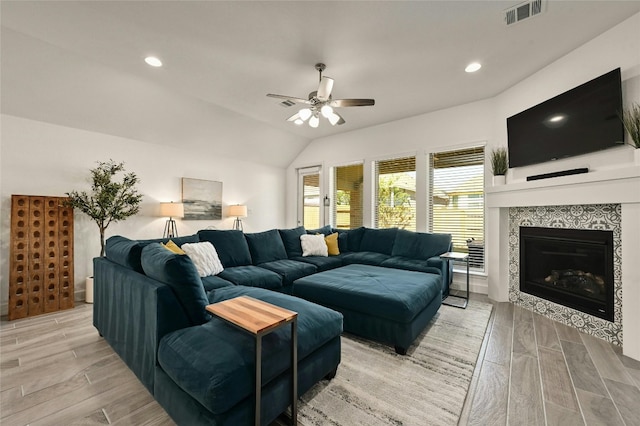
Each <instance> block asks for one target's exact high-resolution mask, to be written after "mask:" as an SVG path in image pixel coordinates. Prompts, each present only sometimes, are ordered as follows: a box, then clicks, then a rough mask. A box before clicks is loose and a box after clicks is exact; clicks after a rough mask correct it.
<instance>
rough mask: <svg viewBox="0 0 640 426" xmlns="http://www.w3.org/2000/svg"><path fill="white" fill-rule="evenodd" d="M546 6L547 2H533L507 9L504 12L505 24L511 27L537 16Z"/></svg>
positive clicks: (536, 0) (544, 0) (534, 0)
mask: <svg viewBox="0 0 640 426" xmlns="http://www.w3.org/2000/svg"><path fill="white" fill-rule="evenodd" d="M545 4H546V0H532V1H526V2H524V3H520V4H517V5H515V6H512V7H510V8H509V9H505V10H504V11H503V13H504V22H506V24H507V25H511V24H515V23H518V22H520V21H523V20H525V19H527V18H532V17H534V16H537V15H539V14H541V13H542V12H543V11H544V6H545Z"/></svg>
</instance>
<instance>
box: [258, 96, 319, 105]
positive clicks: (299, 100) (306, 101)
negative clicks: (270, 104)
mask: <svg viewBox="0 0 640 426" xmlns="http://www.w3.org/2000/svg"><path fill="white" fill-rule="evenodd" d="M267 96H268V97H270V98H277V99H285V100H287V101H291V102H293V103H296V104H307V105H309V104H310V103H311V102H310V101H309V99H302V98H297V97H295V96H285V95H275V94H273V93H267Z"/></svg>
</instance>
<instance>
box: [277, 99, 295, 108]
mask: <svg viewBox="0 0 640 426" xmlns="http://www.w3.org/2000/svg"><path fill="white" fill-rule="evenodd" d="M295 104H296V103H295V102H291V101H290V100H289V99H287V100H286V101H282V102H280V105H282V106H283V107H290V106H293V105H295Z"/></svg>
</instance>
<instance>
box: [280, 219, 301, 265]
mask: <svg viewBox="0 0 640 426" xmlns="http://www.w3.org/2000/svg"><path fill="white" fill-rule="evenodd" d="M278 232H279V233H280V238H282V243H283V244H284V249H285V250H286V251H287V256H288V257H290V258H291V257H297V256H302V246H301V245H300V235H304V234H306V231H305V229H304V226H298V227H297V228H293V229H278Z"/></svg>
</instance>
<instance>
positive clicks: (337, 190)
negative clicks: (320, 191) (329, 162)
mask: <svg viewBox="0 0 640 426" xmlns="http://www.w3.org/2000/svg"><path fill="white" fill-rule="evenodd" d="M333 170H334V173H333V201H334V203H333V226H335V227H336V228H338V229H354V228H358V227H360V226H362V222H363V221H362V217H363V216H362V189H363V188H362V182H363V176H364V175H363V166H362V164H353V165H349V166H341V167H335V168H334V169H333Z"/></svg>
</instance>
